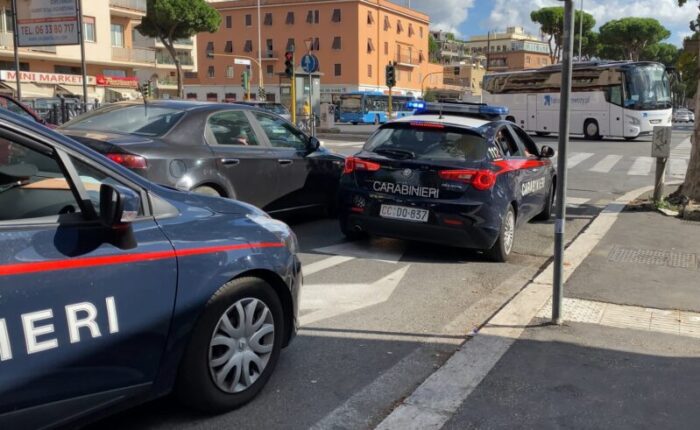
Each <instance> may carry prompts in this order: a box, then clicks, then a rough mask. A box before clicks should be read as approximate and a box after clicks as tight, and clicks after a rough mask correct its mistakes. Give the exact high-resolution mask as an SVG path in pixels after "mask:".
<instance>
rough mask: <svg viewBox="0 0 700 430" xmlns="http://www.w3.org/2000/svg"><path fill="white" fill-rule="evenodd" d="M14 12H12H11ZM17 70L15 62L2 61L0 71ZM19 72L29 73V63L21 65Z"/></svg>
mask: <svg viewBox="0 0 700 430" xmlns="http://www.w3.org/2000/svg"><path fill="white" fill-rule="evenodd" d="M10 12H12V11H10ZM14 69H15V62H14V61H0V70H14ZM19 70H20V71H21V72H28V71H29V63H19Z"/></svg>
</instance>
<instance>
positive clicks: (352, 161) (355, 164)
mask: <svg viewBox="0 0 700 430" xmlns="http://www.w3.org/2000/svg"><path fill="white" fill-rule="evenodd" d="M381 168H382V165H381V164H379V163H374V162H372V161H367V160H363V159H361V158H357V157H348V158H346V159H345V168H344V169H343V173H344V174H348V173H352V172H354V171H357V170H365V171H367V172H376V171H377V170H379V169H381Z"/></svg>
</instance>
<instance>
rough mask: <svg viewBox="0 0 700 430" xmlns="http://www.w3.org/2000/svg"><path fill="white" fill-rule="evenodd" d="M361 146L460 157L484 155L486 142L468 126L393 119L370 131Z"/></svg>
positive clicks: (398, 154)
mask: <svg viewBox="0 0 700 430" xmlns="http://www.w3.org/2000/svg"><path fill="white" fill-rule="evenodd" d="M364 149H365V150H366V151H371V152H375V153H378V154H380V155H385V156H388V157H392V158H403V159H408V158H410V159H420V160H460V161H462V160H482V159H484V158H486V157H487V153H488V144H487V142H486V139H484V138H483V137H481V136H480V135H479V134H478V133H476V132H474V131H471V130H467V129H462V128H457V127H445V128H432V127H425V126H414V125H410V124H401V123H395V124H392V125H391V126H388V127H385V128H381V129H380V130H378V131H377V132H376V133H375V134H374V135H372V137H370V139H369V140H368V141H367V143H366V144H365V146H364Z"/></svg>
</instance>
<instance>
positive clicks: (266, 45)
mask: <svg viewBox="0 0 700 430" xmlns="http://www.w3.org/2000/svg"><path fill="white" fill-rule="evenodd" d="M265 47H267V51H268V52H269V53H271V52H272V50H273V47H272V39H267V40H266V41H265Z"/></svg>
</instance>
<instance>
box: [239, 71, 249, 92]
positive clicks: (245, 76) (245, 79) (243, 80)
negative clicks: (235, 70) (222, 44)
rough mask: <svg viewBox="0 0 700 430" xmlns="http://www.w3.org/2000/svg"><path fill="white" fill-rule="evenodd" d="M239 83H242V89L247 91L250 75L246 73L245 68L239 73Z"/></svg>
mask: <svg viewBox="0 0 700 430" xmlns="http://www.w3.org/2000/svg"><path fill="white" fill-rule="evenodd" d="M241 84H242V85H243V89H244V90H246V91H248V88H249V87H250V75H249V74H248V71H247V70H244V71H243V73H241Z"/></svg>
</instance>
